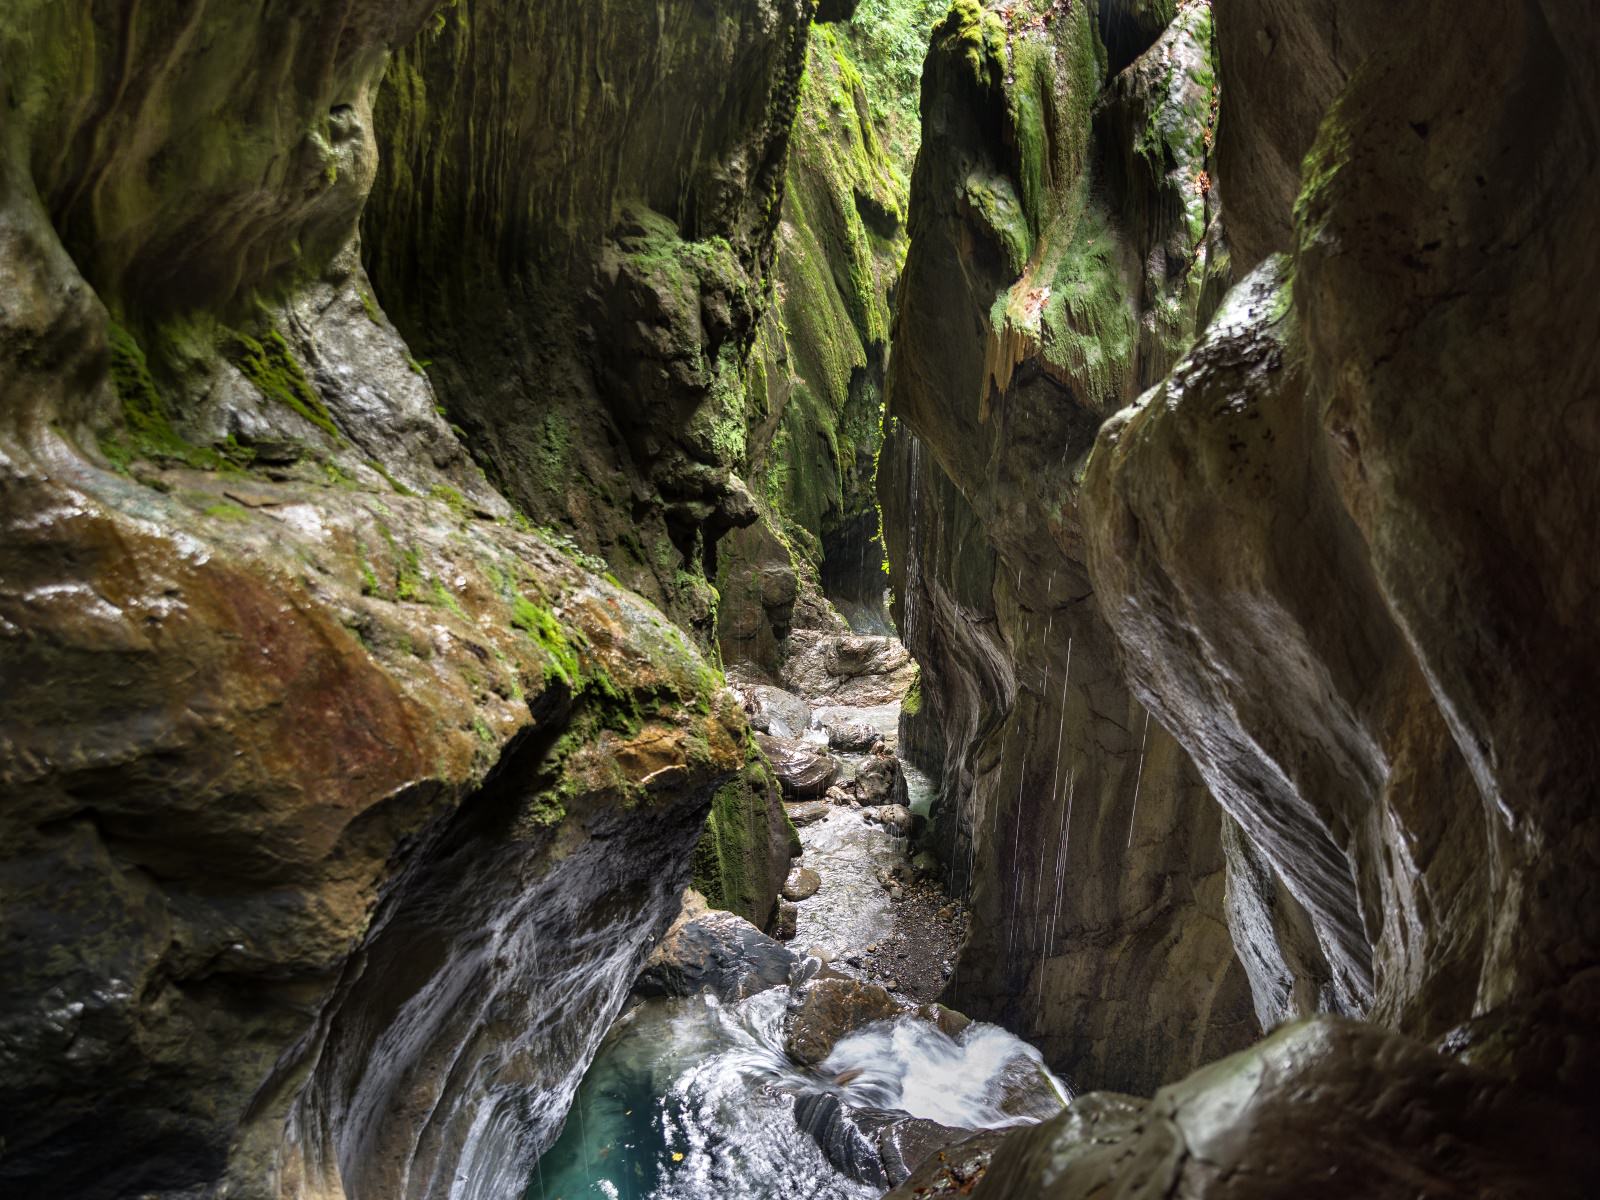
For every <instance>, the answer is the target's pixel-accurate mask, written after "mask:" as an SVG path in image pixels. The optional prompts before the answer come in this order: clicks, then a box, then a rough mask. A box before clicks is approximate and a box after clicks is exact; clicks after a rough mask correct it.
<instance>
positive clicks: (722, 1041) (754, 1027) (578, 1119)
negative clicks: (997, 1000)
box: [525, 987, 1068, 1200]
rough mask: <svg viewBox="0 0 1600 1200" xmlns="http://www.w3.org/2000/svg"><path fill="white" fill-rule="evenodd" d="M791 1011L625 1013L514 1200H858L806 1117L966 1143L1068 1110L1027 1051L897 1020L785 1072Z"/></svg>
mask: <svg viewBox="0 0 1600 1200" xmlns="http://www.w3.org/2000/svg"><path fill="white" fill-rule="evenodd" d="M789 996H790V992H789V989H788V988H786V987H776V988H771V989H768V990H767V991H764V992H759V993H757V994H756V995H754V996H750V997H748V998H747V999H745V1000H743V1001H740V1002H739V1003H737V1004H731V1005H724V1004H722V1003H720V1002H719V1001H718V1000H717V999H716V998H715V997H713V996H709V995H697V996H691V997H687V998H684V999H654V1000H647V1001H644V1002H641V1003H640V1004H638V1005H636V1006H634V1008H633V1009H631V1010H630V1011H629V1012H628V1013H627V1014H626V1015H625V1016H624V1017H623V1018H622V1019H621V1020H619V1021H618V1022H617V1023H616V1024H615V1025H614V1026H613V1027H612V1029H611V1031H610V1032H609V1033H608V1034H607V1036H606V1040H605V1042H604V1043H603V1044H602V1046H601V1048H600V1052H599V1054H598V1056H597V1057H596V1058H595V1060H594V1063H593V1065H592V1066H591V1067H590V1069H589V1072H588V1074H587V1075H586V1076H585V1078H584V1081H583V1084H582V1085H581V1086H580V1088H579V1089H578V1095H577V1098H576V1100H575V1101H574V1103H573V1107H572V1111H571V1113H570V1114H569V1115H568V1118H567V1124H566V1128H565V1129H564V1131H563V1132H562V1135H561V1137H560V1138H559V1139H558V1140H557V1141H556V1143H555V1144H554V1145H553V1146H552V1147H551V1148H550V1150H549V1151H548V1152H547V1153H546V1154H545V1155H544V1157H543V1159H542V1160H541V1161H540V1164H539V1167H538V1170H537V1172H536V1174H535V1176H534V1178H533V1180H532V1181H530V1184H529V1187H528V1189H527V1192H526V1194H525V1197H526V1200H587V1198H590V1197H607V1198H609V1200H745V1198H754V1197H761V1198H762V1200H868V1198H869V1197H877V1196H879V1195H881V1194H882V1192H883V1188H882V1187H881V1186H877V1185H874V1184H869V1183H863V1182H860V1181H858V1180H856V1179H852V1178H850V1176H849V1175H847V1174H845V1173H844V1172H843V1171H841V1170H840V1169H839V1167H838V1166H836V1165H835V1164H834V1162H832V1161H830V1158H829V1156H828V1154H826V1153H825V1152H824V1150H823V1147H822V1145H821V1144H820V1142H819V1138H821V1137H823V1134H822V1133H821V1132H820V1131H819V1130H818V1129H817V1127H816V1121H815V1119H814V1118H813V1117H812V1116H811V1114H813V1113H815V1112H816V1111H818V1110H817V1106H816V1105H815V1104H814V1103H808V1101H814V1100H815V1099H817V1098H823V1097H827V1098H831V1099H832V1100H834V1101H837V1102H838V1103H839V1104H841V1105H843V1106H846V1108H847V1110H861V1111H866V1112H871V1113H873V1114H875V1115H878V1114H882V1115H892V1116H904V1117H919V1118H923V1119H925V1120H929V1121H934V1122H938V1123H939V1124H941V1125H946V1126H952V1127H957V1128H964V1129H990V1128H1000V1127H1004V1126H1009V1125H1016V1124H1023V1123H1027V1122H1030V1121H1036V1120H1039V1119H1041V1118H1043V1117H1046V1116H1049V1115H1051V1114H1052V1113H1053V1112H1056V1111H1059V1110H1060V1108H1061V1107H1062V1106H1064V1105H1065V1104H1066V1102H1067V1098H1068V1093H1067V1089H1066V1086H1065V1085H1064V1084H1063V1083H1062V1082H1061V1081H1060V1080H1058V1079H1056V1078H1055V1077H1054V1076H1053V1075H1051V1074H1050V1073H1049V1071H1048V1070H1047V1069H1046V1068H1045V1067H1044V1065H1043V1063H1042V1062H1041V1061H1040V1058H1039V1053H1038V1051H1037V1050H1035V1049H1034V1048H1033V1047H1032V1046H1029V1045H1028V1044H1027V1043H1025V1042H1022V1041H1020V1040H1019V1039H1017V1038H1016V1037H1013V1036H1012V1035H1011V1034H1009V1033H1007V1032H1005V1030H1003V1029H1000V1028H998V1027H997V1026H993V1025H985V1024H982V1023H977V1022H974V1023H973V1024H970V1025H968V1026H966V1027H965V1028H964V1029H962V1030H960V1031H959V1032H958V1033H956V1034H955V1035H954V1036H951V1035H950V1034H948V1033H946V1032H944V1031H943V1030H941V1029H940V1028H938V1027H937V1026H936V1025H934V1024H932V1023H930V1022H928V1021H926V1020H923V1019H920V1018H918V1017H916V1016H913V1015H905V1016H901V1017H897V1018H895V1019H893V1020H889V1021H881V1022H878V1023H876V1024H874V1025H871V1026H868V1027H867V1028H865V1029H862V1030H859V1031H857V1032H855V1033H853V1034H851V1035H849V1036H847V1037H845V1038H843V1039H841V1040H840V1041H839V1043H838V1044H837V1045H836V1046H835V1047H834V1049H833V1051H832V1053H831V1054H830V1055H829V1056H828V1057H827V1059H826V1060H825V1061H824V1062H823V1063H821V1064H820V1065H819V1066H818V1067H817V1068H816V1069H815V1070H808V1069H806V1068H804V1067H800V1066H797V1065H796V1064H795V1063H793V1062H792V1061H791V1060H790V1059H789V1057H788V1056H787V1055H786V1054H785V1053H784V1049H783V1020H784V1014H785V1009H786V1005H787V1003H788V999H789ZM1041 1081H1042V1082H1043V1084H1044V1086H1043V1087H1041V1086H1040V1083H1041ZM833 1111H838V1109H837V1107H834V1108H833Z"/></svg>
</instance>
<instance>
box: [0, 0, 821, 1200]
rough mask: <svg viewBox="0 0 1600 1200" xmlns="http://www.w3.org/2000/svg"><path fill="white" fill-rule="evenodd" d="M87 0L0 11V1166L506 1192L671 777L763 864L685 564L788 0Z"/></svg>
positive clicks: (108, 1179)
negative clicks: (1, 110)
mask: <svg viewBox="0 0 1600 1200" xmlns="http://www.w3.org/2000/svg"><path fill="white" fill-rule="evenodd" d="M114 16H115V19H112V14H109V13H108V10H107V9H106V7H105V6H103V5H91V4H88V3H79V2H77V0H74V2H72V3H53V2H52V3H33V2H25V3H22V4H20V5H16V4H14V5H11V6H9V7H8V8H7V9H6V11H5V13H4V14H3V15H0V73H3V80H4V87H5V94H6V95H7V98H8V100H7V103H8V109H7V113H6V117H5V124H4V127H3V130H0V295H3V296H4V300H3V301H0V400H3V402H0V528H3V529H4V533H3V535H0V581H3V582H0V646H3V651H0V678H3V680H4V687H3V688H0V731H3V732H0V826H3V829H4V837H3V839H0V844H3V849H0V911H3V913H4V917H3V921H4V925H5V930H4V936H3V938H0V956H3V962H0V978H3V979H4V980H5V983H4V985H3V993H0V1064H3V1070H0V1112H3V1113H4V1117H3V1118H0V1139H3V1151H0V1183H3V1186H4V1188H5V1189H6V1190H8V1191H15V1192H18V1193H26V1194H31V1195H75V1196H82V1197H96V1196H104V1197H114V1196H132V1195H140V1196H151V1195H154V1196H174V1197H175V1196H179V1195H195V1194H198V1193H200V1192H207V1193H209V1192H210V1191H211V1190H213V1189H218V1188H221V1189H224V1190H226V1191H227V1192H228V1194H230V1195H235V1196H244V1197H284V1196H305V1197H309V1196H317V1197H335V1196H346V1195H348V1196H351V1197H356V1198H360V1197H379V1196H381V1197H386V1198H387V1197H402V1196H419V1197H420V1196H440V1195H455V1196H471V1195H490V1194H493V1195H503V1194H506V1193H507V1192H508V1191H514V1190H516V1188H517V1187H519V1186H520V1185H521V1183H522V1180H523V1178H524V1172H525V1171H526V1170H527V1168H528V1166H529V1164H530V1163H531V1160H532V1158H533V1156H534V1155H535V1154H536V1153H537V1152H538V1151H539V1149H540V1148H541V1147H542V1145H543V1144H545V1143H546V1142H547V1141H548V1139H549V1138H550V1137H552V1136H553V1135H554V1132H555V1129H556V1127H557V1126H558V1124H559V1121H560V1119H561V1117H562V1114H563V1113H564V1111H565V1106H566V1101H567V1098H568V1097H569V1096H570V1094H571V1091H572V1088H573V1087H575V1085H576V1082H577V1079H578V1077H579V1076H580V1075H581V1073H582V1071H583V1068H584V1066H585V1064H586V1063H587V1061H588V1058H589V1057H590V1055H591V1054H592V1052H593V1049H594V1046H595V1044H596V1042H597V1040H598V1038H599V1036H600V1034H601V1033H602V1032H603V1030H604V1028H605V1027H606V1025H607V1023H608V1022H609V1020H610V1018H611V1016H612V1015H613V1014H614V1013H615V1012H616V1010H617V1006H618V1005H619V1004H620V1003H621V1001H622V998H623V993H624V991H625V989H626V987H627V986H628V984H629V982H630V981H631V979H632V977H633V974H634V973H635V971H636V969H637V965H638V963H639V961H640V960H641V958H642V956H643V955H644V954H645V953H646V952H647V950H648V948H649V943H650V941H651V940H652V938H653V937H654V935H655V934H656V933H657V932H659V931H660V930H661V929H662V928H664V926H665V923H666V922H667V921H668V920H669V919H670V917H671V915H672V914H673V913H674V912H675V910H676V908H677V903H678V896H679V893H680V891H681V889H682V886H683V885H684V883H685V882H686V881H687V879H688V877H689V873H690V869H691V860H692V859H694V858H695V856H694V854H693V851H694V849H695V846H696V843H697V841H698V840H699V839H700V837H701V832H702V829H703V828H704V821H705V816H706V813H707V811H708V810H709V809H711V808H712V807H713V805H714V807H715V809H716V812H717V813H718V815H719V818H720V819H721V824H720V827H718V828H714V829H713V831H712V835H711V837H712V842H711V845H712V846H713V847H715V849H716V851H717V853H716V854H714V855H712V856H710V861H714V862H716V863H717V864H718V865H719V867H720V868H728V867H729V865H730V864H731V865H732V867H733V868H735V869H734V874H736V875H737V876H738V878H737V879H727V878H725V879H722V880H721V881H720V883H721V884H722V885H723V895H724V899H725V901H726V902H727V903H729V904H730V905H732V906H735V907H739V908H741V909H742V910H745V911H747V912H748V915H750V916H752V917H753V918H755V919H757V920H760V919H763V918H764V916H765V914H766V912H767V911H768V910H770V908H771V905H772V902H773V898H774V896H775V894H776V890H777V886H778V884H779V882H781V880H782V878H783V873H784V871H785V869H786V867H787V857H788V850H787V848H788V838H789V830H788V829H787V827H786V822H785V821H784V818H783V815H782V812H781V807H780V806H779V805H778V802H777V795H776V789H775V788H774V787H773V786H772V784H771V782H770V780H769V778H768V777H767V775H766V772H765V770H764V768H763V767H762V766H761V764H760V762H759V758H758V757H757V756H756V755H755V752H754V751H753V749H752V748H751V743H750V742H749V740H748V738H747V735H746V731H745V726H744V720H743V717H742V715H741V714H740V713H739V712H738V709H737V705H736V704H734V703H733V701H732V700H731V697H730V696H729V695H728V693H726V692H725V691H724V690H723V688H722V683H721V677H720V675H719V673H718V672H717V671H716V670H715V668H714V667H713V666H712V665H710V664H709V663H708V661H707V658H706V657H705V655H704V650H705V649H706V648H707V647H708V646H709V644H710V641H709V634H710V628H711V627H710V612H711V603H710V597H711V596H712V595H713V593H712V592H711V591H710V588H709V585H708V584H707V583H706V580H705V574H706V556H707V554H708V552H709V551H710V548H711V547H713V546H714V544H715V541H716V536H717V535H718V533H719V532H722V531H725V530H726V529H727V528H730V527H733V526H736V525H738V524H739V523H740V522H743V521H746V520H749V519H753V516H754V512H753V509H752V508H751V507H750V506H749V505H748V504H746V503H745V500H744V498H743V497H744V493H743V490H742V487H741V485H740V484H739V482H738V480H737V477H736V476H735V475H734V473H733V465H732V464H733V462H734V458H733V457H731V456H729V455H726V454H724V453H723V452H722V449H721V447H722V446H723V444H724V443H726V442H729V441H742V439H743V424H742V421H743V418H742V416H741V415H740V414H739V413H737V412H733V411H732V410H731V409H730V408H729V405H730V404H731V403H732V401H731V400H729V396H730V395H731V394H732V393H731V392H729V391H728V390H727V389H724V388H722V387H721V383H722V382H723V381H726V380H727V379H728V378H729V377H730V375H737V374H738V373H739V371H740V370H742V357H741V356H742V355H743V354H744V352H745V350H746V349H747V348H748V346H749V345H750V343H751V340H752V339H753V337H754V330H755V324H756V318H757V316H758V314H759V309H760V295H761V291H762V289H761V278H762V275H763V272H764V271H765V270H766V267H767V265H768V264H769V263H770V261H771V245H772V237H773V231H774V228H775V221H776V212H777V207H778V197H779V190H780V186H781V181H782V177H783V173H784V161H785V153H786V147H787V141H788V132H789V128H790V125H791V122H792V117H793V107H794V103H795V93H796V86H797V81H798V79H799V76H800V71H801V68H802V64H803V56H804V52H805V40H806V29H807V24H808V19H809V16H810V6H809V5H808V4H806V3H802V2H801V0H791V2H788V3H780V2H778V0H772V2H767V3H761V4H758V5H749V4H743V3H741V4H737V5H735V4H714V5H707V4H705V3H687V2H685V3H675V4H669V5H664V6H663V5H656V4H650V5H645V4H642V3H641V4H633V5H612V6H606V7H604V8H603V9H602V8H599V7H591V6H584V5H579V6H573V5H564V4H554V3H526V4H524V3H515V4H514V3H509V2H507V3H492V2H489V0H459V2H457V3H453V4H448V5H444V6H440V5H437V4H435V3H432V2H431V0H417V2H414V3H401V4H395V3H387V2H385V3H371V2H366V0H358V2H354V3H344V4H339V5H322V4H310V3H305V2H304V0H254V2H252V3H248V4H245V5H243V6H239V5H234V6H230V7H229V8H228V10H227V12H226V13H224V12H222V11H221V10H218V9H215V8H214V7H208V6H203V5H202V6H193V5H187V6H186V5H177V4H172V3H165V2H162V3H150V4H143V5H138V6H126V7H125V9H124V10H119V11H118V12H117V13H116V14H114ZM391 55H392V57H391ZM718 55H721V56H722V57H720V58H718V57H717V56H718ZM713 68H714V69H713ZM563 72H565V74H563ZM553 80H557V81H558V80H564V81H565V84H566V86H562V87H556V86H552V81H553ZM608 139H609V140H608ZM374 188H375V191H373V202H372V204H371V205H370V207H368V209H367V215H366V217H365V218H364V223H363V217H362V212H363V206H364V205H365V204H366V201H367V196H368V192H369V190H372V189H374ZM358 224H359V225H360V228H359V229H358ZM363 260H364V261H365V263H366V264H367V265H366V266H365V267H364V266H363ZM369 270H370V272H371V273H370V275H369V274H368V272H369ZM390 313H392V314H393V315H394V321H392V322H391V319H390V315H389V314H390ZM629 405H637V407H628V406H629ZM563 439H566V441H565V442H563ZM562 446H565V447H566V448H567V449H566V450H561V447H562ZM557 451H560V453H557ZM585 498H587V499H585ZM569 512H570V513H571V514H573V520H572V521H571V522H567V521H564V520H562V519H561V516H562V514H565V513H569ZM540 525H543V526H546V528H544V529H539V528H537V527H538V526H540ZM633 528H637V529H639V530H641V531H642V532H641V533H639V535H638V539H637V544H633V543H629V544H627V545H621V543H622V541H623V540H625V539H624V537H623V535H622V534H621V533H620V532H618V534H617V537H614V538H611V539H610V540H608V531H611V532H617V531H622V530H625V529H633ZM580 543H581V544H580ZM619 546H621V549H620V550H618V547H619ZM600 551H605V552H606V553H607V554H608V556H609V565H608V562H603V561H601V559H600V558H599V557H598V553H599V552H600ZM627 586H631V587H632V588H633V589H635V591H636V592H640V593H643V595H644V596H645V597H646V598H645V599H642V598H641V597H640V595H637V594H635V593H634V592H630V591H629V590H626V588H627ZM650 600H654V601H655V602H657V603H658V604H659V605H661V606H663V607H664V609H665V611H666V615H663V612H662V611H658V609H657V608H655V607H652V605H651V603H650V602H649V601H650ZM672 620H676V621H678V622H680V623H682V624H683V625H684V626H685V627H686V628H687V630H688V634H687V636H686V634H685V633H684V632H680V629H679V628H678V627H677V626H676V625H674V624H673V623H671V622H672ZM697 641H698V643H699V645H698V646H697V645H696V644H695V643H696V642H697ZM698 861H700V862H701V863H702V864H704V863H705V862H706V861H708V859H707V856H706V855H705V854H701V855H700V856H699V860H698ZM710 882H712V883H717V882H719V881H717V880H712V881H710Z"/></svg>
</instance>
